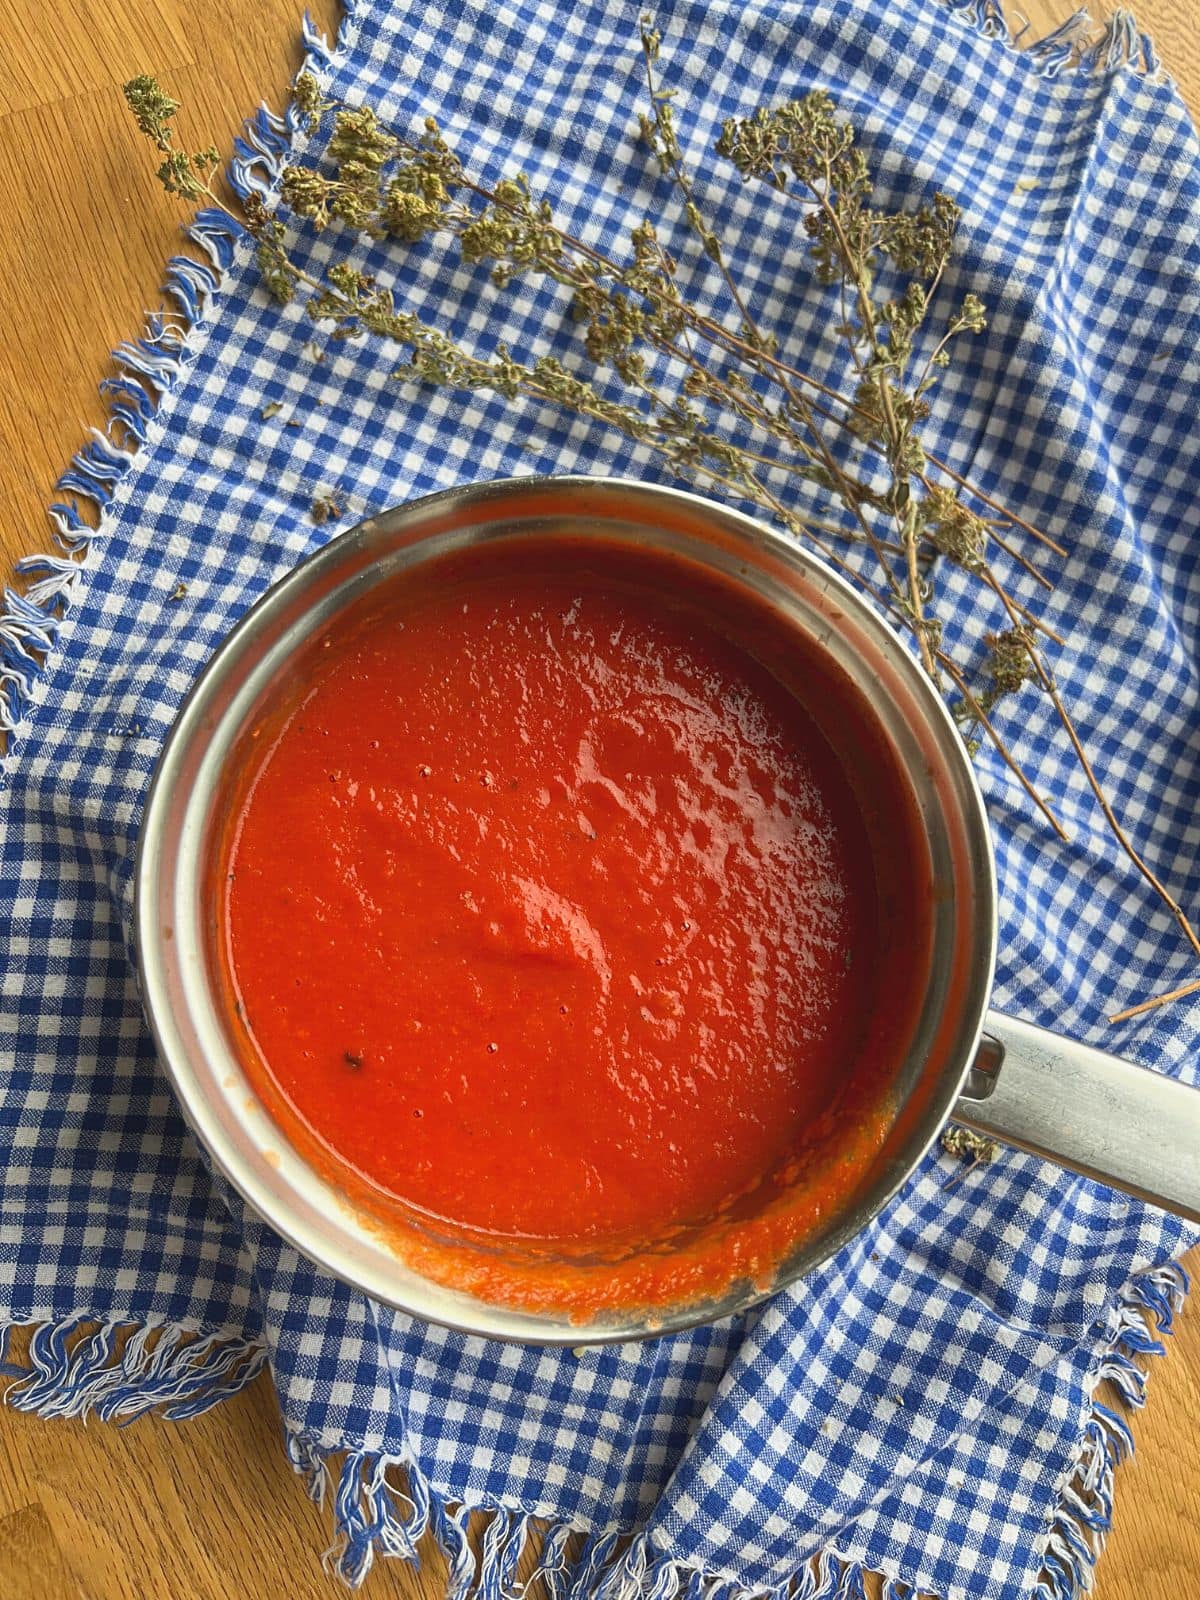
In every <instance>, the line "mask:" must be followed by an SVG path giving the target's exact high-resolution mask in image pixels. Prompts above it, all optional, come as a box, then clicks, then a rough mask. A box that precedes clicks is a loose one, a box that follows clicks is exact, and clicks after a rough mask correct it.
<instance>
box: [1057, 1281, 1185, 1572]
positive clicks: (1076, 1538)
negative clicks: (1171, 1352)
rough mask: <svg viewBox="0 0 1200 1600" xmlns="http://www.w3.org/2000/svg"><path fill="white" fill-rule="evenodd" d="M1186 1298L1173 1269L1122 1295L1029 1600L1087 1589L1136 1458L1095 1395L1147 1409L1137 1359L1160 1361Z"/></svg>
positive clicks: (1122, 1424) (1126, 1434)
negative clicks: (1121, 1478) (1130, 1461)
mask: <svg viewBox="0 0 1200 1600" xmlns="http://www.w3.org/2000/svg"><path fill="white" fill-rule="evenodd" d="M1187 1292H1188V1277H1187V1273H1186V1272H1185V1270H1184V1269H1183V1267H1182V1266H1180V1265H1179V1263H1178V1262H1175V1261H1169V1262H1167V1263H1166V1264H1165V1265H1164V1266H1161V1267H1155V1268H1153V1269H1152V1270H1151V1271H1149V1272H1144V1273H1141V1274H1139V1276H1138V1277H1136V1278H1134V1279H1132V1281H1131V1282H1130V1283H1129V1284H1128V1286H1127V1287H1126V1290H1125V1293H1124V1295H1123V1297H1122V1300H1121V1303H1120V1305H1119V1307H1118V1308H1117V1315H1116V1323H1115V1327H1114V1329H1113V1335H1112V1342H1111V1344H1110V1345H1109V1347H1108V1349H1107V1350H1106V1351H1105V1352H1104V1353H1103V1354H1102V1356H1101V1358H1100V1360H1099V1362H1098V1364H1097V1366H1096V1368H1095V1371H1094V1373H1093V1384H1092V1391H1093V1392H1092V1409H1091V1416H1090V1417H1089V1418H1088V1422H1087V1426H1086V1427H1085V1428H1084V1431H1083V1437H1082V1439H1081V1440H1080V1444H1079V1452H1078V1454H1077V1456H1076V1459H1075V1462H1074V1464H1073V1466H1072V1468H1071V1470H1070V1472H1069V1474H1068V1477H1067V1481H1066V1483H1065V1485H1064V1486H1063V1490H1062V1494H1061V1496H1060V1500H1059V1504H1058V1508H1057V1510H1056V1512H1055V1514H1054V1518H1053V1520H1052V1522H1051V1524H1050V1526H1049V1528H1048V1529H1047V1532H1046V1548H1045V1552H1044V1558H1043V1568H1042V1577H1041V1580H1040V1582H1039V1583H1038V1586H1037V1588H1036V1589H1035V1590H1034V1600H1077V1597H1078V1596H1080V1595H1083V1594H1086V1593H1088V1592H1089V1591H1090V1590H1091V1588H1092V1584H1093V1580H1094V1573H1095V1567H1096V1562H1097V1561H1098V1560H1099V1558H1100V1554H1101V1552H1102V1550H1103V1549H1104V1541H1105V1539H1106V1538H1107V1536H1108V1531H1109V1529H1110V1528H1111V1526H1112V1509H1113V1480H1114V1476H1115V1472H1116V1468H1117V1467H1118V1466H1119V1465H1120V1463H1121V1462H1122V1461H1124V1460H1126V1459H1127V1458H1128V1457H1129V1456H1131V1455H1132V1454H1133V1434H1132V1433H1131V1432H1130V1430H1129V1424H1128V1423H1127V1422H1126V1421H1125V1419H1124V1418H1123V1417H1122V1416H1120V1415H1118V1413H1117V1412H1115V1411H1114V1410H1113V1409H1112V1407H1111V1406H1107V1405H1105V1404H1104V1402H1103V1401H1102V1400H1099V1399H1097V1398H1096V1391H1097V1390H1098V1389H1099V1388H1100V1386H1101V1384H1103V1383H1108V1384H1111V1385H1112V1387H1113V1388H1114V1389H1115V1390H1116V1392H1117V1394H1118V1395H1119V1396H1120V1398H1121V1399H1122V1401H1123V1402H1124V1403H1125V1404H1126V1405H1127V1406H1131V1407H1133V1408H1134V1409H1140V1408H1141V1407H1142V1406H1144V1405H1145V1403H1146V1374H1145V1372H1144V1371H1143V1370H1142V1369H1141V1368H1140V1367H1139V1366H1137V1365H1136V1364H1135V1360H1134V1358H1135V1357H1136V1356H1161V1355H1163V1354H1165V1350H1166V1347H1165V1346H1164V1345H1163V1343H1162V1340H1161V1339H1160V1338H1159V1337H1158V1335H1159V1334H1169V1333H1170V1332H1171V1329H1172V1325H1173V1323H1174V1320H1175V1313H1176V1312H1177V1311H1179V1310H1180V1309H1181V1307H1182V1305H1183V1301H1184V1297H1185V1295H1186V1294H1187Z"/></svg>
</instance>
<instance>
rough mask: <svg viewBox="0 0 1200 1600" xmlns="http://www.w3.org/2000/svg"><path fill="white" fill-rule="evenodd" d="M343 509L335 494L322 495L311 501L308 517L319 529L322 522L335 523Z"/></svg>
mask: <svg viewBox="0 0 1200 1600" xmlns="http://www.w3.org/2000/svg"><path fill="white" fill-rule="evenodd" d="M345 509H346V508H345V506H344V505H343V504H342V502H341V500H340V499H339V498H338V496H337V495H336V494H334V493H332V492H329V493H322V494H319V495H317V497H316V499H315V500H314V501H313V503H312V511H311V513H310V515H311V517H312V519H313V521H314V522H315V523H316V524H317V526H318V527H320V525H321V524H322V523H323V522H336V521H337V519H338V518H339V517H340V516H341V514H342V512H343V511H344V510H345Z"/></svg>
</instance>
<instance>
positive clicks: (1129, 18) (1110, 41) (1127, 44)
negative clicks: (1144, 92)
mask: <svg viewBox="0 0 1200 1600" xmlns="http://www.w3.org/2000/svg"><path fill="white" fill-rule="evenodd" d="M942 3H943V4H944V5H945V6H946V7H947V9H948V10H950V11H951V12H953V14H954V15H955V16H956V17H958V18H959V20H960V21H961V22H965V23H967V24H968V26H970V27H973V28H974V29H975V30H976V32H978V33H980V34H982V35H983V37H984V38H985V39H998V40H1000V41H1001V42H1002V43H1003V44H1005V45H1007V46H1008V48H1009V49H1011V50H1014V51H1016V52H1017V53H1018V54H1020V55H1022V56H1024V57H1025V58H1026V60H1028V61H1031V62H1032V63H1033V64H1034V66H1035V67H1036V69H1037V71H1038V72H1039V74H1040V75H1041V76H1042V77H1043V78H1057V77H1058V76H1059V74H1060V73H1062V72H1068V71H1074V72H1082V73H1085V74H1086V73H1102V72H1115V71H1117V70H1119V69H1120V68H1123V67H1128V68H1131V69H1132V70H1133V71H1134V72H1136V73H1137V74H1138V76H1139V77H1143V78H1146V79H1147V80H1148V81H1151V82H1154V81H1157V80H1158V79H1159V78H1160V77H1161V75H1162V67H1161V63H1160V62H1159V59H1158V55H1157V53H1156V51H1155V49H1154V42H1153V40H1152V39H1151V38H1150V35H1149V34H1148V33H1142V32H1141V30H1140V29H1139V27H1138V25H1137V21H1136V19H1135V18H1134V15H1133V13H1132V12H1131V11H1125V10H1119V11H1114V12H1113V13H1112V15H1111V16H1110V17H1107V18H1105V19H1104V21H1103V22H1102V23H1097V22H1095V21H1094V20H1093V18H1092V16H1091V14H1090V13H1089V12H1088V11H1087V9H1086V8H1081V9H1080V10H1078V11H1076V12H1073V13H1072V15H1071V16H1069V17H1068V18H1067V20H1066V21H1065V22H1063V23H1060V24H1059V26H1058V27H1057V28H1054V29H1053V30H1052V31H1051V32H1050V33H1047V34H1045V35H1044V36H1043V37H1042V38H1040V39H1037V40H1034V41H1032V42H1028V43H1027V42H1026V39H1025V35H1026V33H1027V32H1028V30H1029V27H1030V24H1029V23H1028V22H1026V23H1025V24H1024V25H1023V26H1022V27H1020V28H1018V29H1017V31H1016V32H1015V33H1014V32H1013V31H1012V29H1011V28H1010V26H1009V24H1008V20H1007V19H1006V17H1005V15H1004V8H1003V5H1002V4H1001V0H942Z"/></svg>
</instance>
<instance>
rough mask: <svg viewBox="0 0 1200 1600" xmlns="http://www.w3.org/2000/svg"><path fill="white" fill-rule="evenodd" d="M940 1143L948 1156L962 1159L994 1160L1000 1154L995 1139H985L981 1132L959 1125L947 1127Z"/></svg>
mask: <svg viewBox="0 0 1200 1600" xmlns="http://www.w3.org/2000/svg"><path fill="white" fill-rule="evenodd" d="M940 1143H941V1146H942V1149H943V1150H944V1151H945V1152H946V1154H947V1155H948V1156H957V1157H958V1159H959V1160H960V1161H972V1162H974V1161H979V1162H986V1161H994V1160H995V1159H996V1157H997V1156H998V1155H999V1154H1000V1146H999V1145H998V1144H997V1143H996V1141H995V1140H994V1139H985V1138H984V1136H983V1135H982V1134H981V1133H974V1132H972V1130H971V1129H970V1128H960V1127H958V1126H957V1125H955V1126H953V1127H950V1128H947V1129H946V1131H945V1133H943V1134H942V1137H941V1141H940Z"/></svg>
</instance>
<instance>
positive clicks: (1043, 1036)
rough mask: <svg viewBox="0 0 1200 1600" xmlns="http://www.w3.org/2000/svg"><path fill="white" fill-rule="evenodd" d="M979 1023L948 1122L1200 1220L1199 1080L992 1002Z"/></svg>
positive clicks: (1179, 1214) (1180, 1214)
mask: <svg viewBox="0 0 1200 1600" xmlns="http://www.w3.org/2000/svg"><path fill="white" fill-rule="evenodd" d="M985 1028H986V1032H985V1035H984V1039H983V1042H982V1044H981V1045H980V1048H979V1053H978V1055H977V1056H976V1059H975V1065H974V1067H973V1068H972V1070H971V1073H970V1076H969V1078H968V1080H967V1084H966V1086H965V1088H964V1090H963V1093H962V1095H961V1096H960V1097H959V1099H958V1102H957V1104H956V1105H955V1107H954V1111H953V1113H952V1115H953V1118H954V1121H955V1122H961V1123H963V1124H965V1126H967V1127H968V1128H974V1129H975V1130H976V1131H977V1132H978V1133H983V1134H987V1135H988V1136H989V1137H991V1138H994V1139H1000V1140H1002V1141H1003V1142H1004V1143H1005V1144H1014V1145H1017V1146H1018V1147H1019V1148H1020V1149H1022V1150H1032V1151H1033V1153H1034V1154H1035V1155H1039V1156H1046V1157H1047V1158H1048V1159H1049V1160H1051V1161H1057V1162H1058V1163H1059V1165H1060V1166H1063V1167H1069V1168H1070V1169H1071V1170H1072V1171H1074V1172H1081V1173H1083V1174H1084V1175H1085V1176H1086V1177H1089V1178H1096V1179H1098V1180H1099V1181H1100V1182H1101V1183H1105V1184H1108V1185H1109V1186H1110V1187H1111V1188H1113V1189H1122V1190H1124V1192H1125V1193H1126V1194H1132V1195H1136V1196H1137V1197H1138V1198H1139V1199H1141V1200H1149V1201H1150V1202H1151V1203H1152V1204H1153V1205H1156V1206H1162V1207H1163V1208H1164V1210H1167V1211H1172V1212H1174V1213H1175V1215H1176V1216H1180V1217H1186V1218H1188V1219H1189V1221H1192V1222H1200V1089H1192V1088H1189V1087H1188V1086H1187V1085H1186V1084H1182V1083H1176V1082H1174V1081H1173V1080H1172V1079H1170V1078H1164V1077H1161V1076H1160V1075H1159V1074H1158V1073H1156V1072H1152V1071H1150V1070H1149V1069H1148V1068H1146V1067H1139V1066H1136V1065H1135V1064H1134V1063H1133V1062H1132V1061H1122V1060H1121V1059H1120V1058H1119V1057H1118V1056H1111V1055H1108V1054H1106V1053H1105V1052H1104V1051H1103V1050H1093V1049H1092V1048H1091V1046H1089V1045H1084V1044H1076V1043H1074V1041H1073V1040H1071V1039H1064V1038H1061V1037H1060V1036H1059V1035H1058V1034H1056V1033H1050V1032H1048V1031H1047V1030H1046V1029H1045V1028H1035V1027H1034V1026H1033V1024H1032V1023H1029V1022H1020V1021H1018V1020H1017V1018H1015V1017H1006V1016H1002V1015H1001V1014H1000V1013H999V1012H996V1011H989V1012H988V1016H987V1022H986V1024H985Z"/></svg>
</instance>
